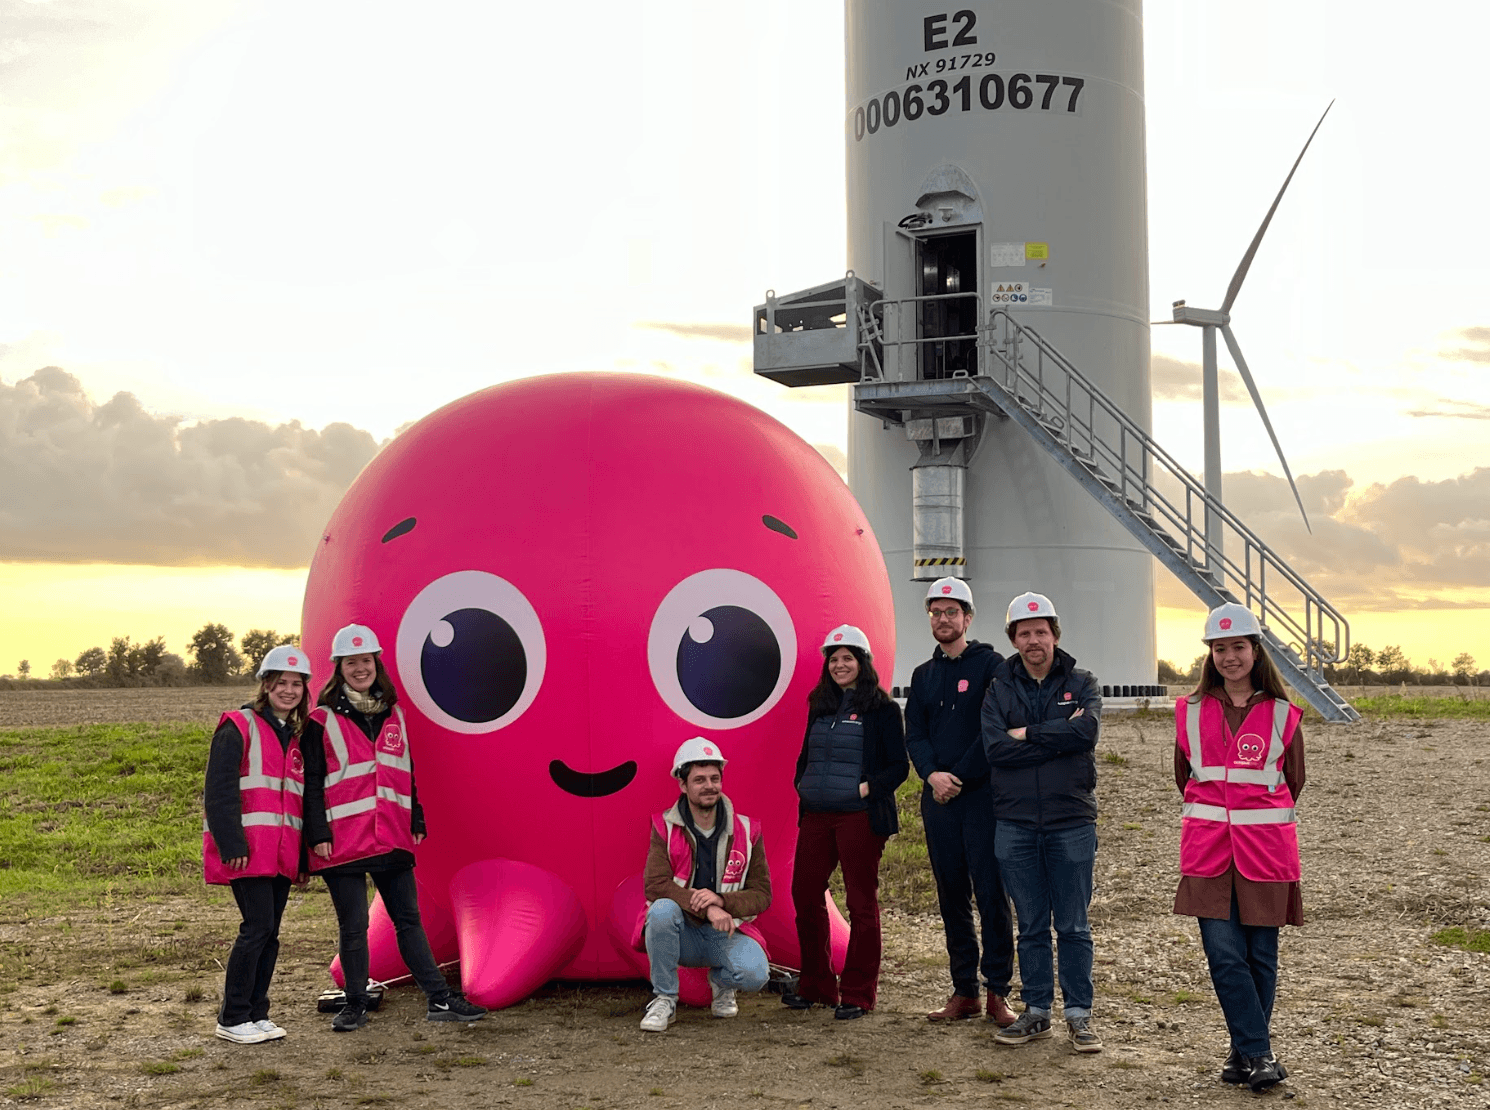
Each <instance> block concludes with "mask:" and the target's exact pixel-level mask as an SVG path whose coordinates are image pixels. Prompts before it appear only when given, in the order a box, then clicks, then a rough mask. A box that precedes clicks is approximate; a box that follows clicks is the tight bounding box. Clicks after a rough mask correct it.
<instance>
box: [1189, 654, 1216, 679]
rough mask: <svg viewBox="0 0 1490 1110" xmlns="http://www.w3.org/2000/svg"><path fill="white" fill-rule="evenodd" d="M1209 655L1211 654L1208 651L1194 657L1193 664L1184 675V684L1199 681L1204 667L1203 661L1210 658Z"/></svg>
mask: <svg viewBox="0 0 1490 1110" xmlns="http://www.w3.org/2000/svg"><path fill="white" fill-rule="evenodd" d="M1210 654H1211V653H1210V652H1208V651H1203V652H1201V653H1200V654H1199V655H1197V656H1196V657H1195V662H1193V663H1191V664H1190V669H1189V671H1187V672H1186V673H1185V681H1186V682H1199V681H1200V672H1201V670H1202V669H1203V668H1204V667H1205V661H1206V659H1207V658H1208V657H1209V656H1210Z"/></svg>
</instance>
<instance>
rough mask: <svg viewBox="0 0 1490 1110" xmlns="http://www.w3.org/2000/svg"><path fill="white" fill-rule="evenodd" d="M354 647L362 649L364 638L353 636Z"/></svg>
mask: <svg viewBox="0 0 1490 1110" xmlns="http://www.w3.org/2000/svg"><path fill="white" fill-rule="evenodd" d="M352 646H353V647H361V646H362V637H361V636H353V637H352Z"/></svg>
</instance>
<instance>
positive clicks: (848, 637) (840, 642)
mask: <svg viewBox="0 0 1490 1110" xmlns="http://www.w3.org/2000/svg"><path fill="white" fill-rule="evenodd" d="M841 647H856V648H858V649H859V650H860V651H862V652H863V653H864V654H865V655H867V656H869V657H870V658H871V659H872V658H874V652H872V651H870V650H869V637H868V636H866V635H864V630H863V629H862V628H855V627H854V626H853V625H851V624H840V625H839V626H838V627H837V628H835V629H833V631H832V632H829V633H828V638H827V639H825V640H824V641H823V651H824V652H830V651H835V650H837V649H838V648H841Z"/></svg>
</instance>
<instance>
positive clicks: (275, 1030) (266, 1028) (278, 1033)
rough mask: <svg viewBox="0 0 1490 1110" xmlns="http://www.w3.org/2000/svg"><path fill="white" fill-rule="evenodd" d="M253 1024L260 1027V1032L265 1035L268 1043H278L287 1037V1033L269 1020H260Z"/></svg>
mask: <svg viewBox="0 0 1490 1110" xmlns="http://www.w3.org/2000/svg"><path fill="white" fill-rule="evenodd" d="M253 1024H254V1025H256V1026H258V1028H259V1032H261V1033H263V1034H264V1039H265V1040H266V1041H277V1040H279V1039H280V1038H281V1037H283V1036H284V1035H285V1031H284V1030H283V1029H281V1028H280V1027H279V1026H277V1025H275V1024H274V1022H272V1021H270V1020H269V1019H268V1018H260V1019H259V1020H258V1021H256V1022H254V1023H253Z"/></svg>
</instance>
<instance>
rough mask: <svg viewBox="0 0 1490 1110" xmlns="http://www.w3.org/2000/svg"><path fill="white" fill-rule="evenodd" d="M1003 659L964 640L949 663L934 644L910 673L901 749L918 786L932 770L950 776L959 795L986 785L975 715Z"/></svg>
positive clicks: (985, 647)
mask: <svg viewBox="0 0 1490 1110" xmlns="http://www.w3.org/2000/svg"><path fill="white" fill-rule="evenodd" d="M1003 661H1004V657H1003V656H1002V655H1000V654H999V653H998V652H996V651H995V650H994V649H993V647H992V646H991V645H989V644H985V643H983V642H982V641H980V640H970V641H968V645H967V647H965V648H963V649H962V653H961V654H960V655H958V656H957V658H955V659H953V658H952V657H951V656H949V655H947V653H946V652H944V651H942V648H941V645H940V644H938V645H937V648H936V650H935V651H934V652H932V655H931V658H930V659H928V660H927V661H926V662H925V663H922V664H921V665H920V666H919V667H917V668H916V669H915V671H914V672H912V674H911V687H910V693H909V694H908V695H907V697H906V702H905V748H906V751H907V752H909V753H910V757H911V762H912V763H913V764H914V765H915V767H916V774H918V775H920V776H921V779H922V781H923V782H924V781H925V780H926V778H927V777H928V776H929V775H930V774H932V772H934V771H950V772H952V774H954V775H956V776H957V777H958V778H959V779H960V780H961V781H962V789H963V790H976V789H977V788H978V787H980V786H982V785H983V784H984V783H986V782H987V781H988V758H987V756H985V755H984V754H983V741H982V726H981V724H980V722H979V718H978V713H979V710H981V709H982V707H983V694H984V692H985V691H986V690H987V689H988V683H989V681H990V680H991V679H992V678H993V672H994V671H996V670H997V669H998V667H999V664H1000V663H1002V662H1003Z"/></svg>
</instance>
